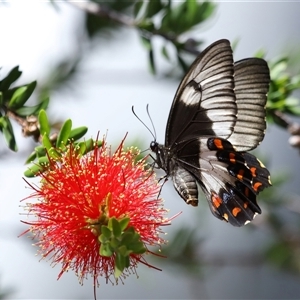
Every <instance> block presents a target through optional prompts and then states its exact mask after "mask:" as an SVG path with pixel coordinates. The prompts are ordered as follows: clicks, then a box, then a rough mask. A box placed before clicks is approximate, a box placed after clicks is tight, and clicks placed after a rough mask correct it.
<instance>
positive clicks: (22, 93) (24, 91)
mask: <svg viewBox="0 0 300 300" xmlns="http://www.w3.org/2000/svg"><path fill="white" fill-rule="evenodd" d="M35 87H36V81H33V82H31V83H29V84H27V85H25V86H21V87H19V88H17V89H16V90H15V92H14V93H13V95H12V97H11V99H10V101H9V103H8V107H9V108H10V109H17V108H21V107H23V105H24V104H25V103H26V101H27V100H28V99H29V97H30V96H31V95H32V93H33V91H34V89H35Z"/></svg>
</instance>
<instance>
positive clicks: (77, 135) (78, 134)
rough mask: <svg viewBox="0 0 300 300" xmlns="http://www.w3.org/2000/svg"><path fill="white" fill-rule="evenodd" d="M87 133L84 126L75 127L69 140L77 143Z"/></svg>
mask: <svg viewBox="0 0 300 300" xmlns="http://www.w3.org/2000/svg"><path fill="white" fill-rule="evenodd" d="M87 131H88V128H87V127H86V126H81V127H77V128H74V129H72V130H71V132H70V135H69V139H70V140H74V141H77V140H79V139H81V138H82V137H83V136H84V135H85V134H86V133H87Z"/></svg>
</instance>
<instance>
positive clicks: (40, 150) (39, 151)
mask: <svg viewBox="0 0 300 300" xmlns="http://www.w3.org/2000/svg"><path fill="white" fill-rule="evenodd" d="M34 151H35V153H36V155H37V156H38V157H42V156H46V149H45V147H44V146H43V145H39V146H36V147H35V148H34Z"/></svg>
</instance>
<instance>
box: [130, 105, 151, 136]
mask: <svg viewBox="0 0 300 300" xmlns="http://www.w3.org/2000/svg"><path fill="white" fill-rule="evenodd" d="M131 110H132V113H133V114H134V115H135V117H136V118H137V119H138V120H139V121H140V122H141V123H142V124H143V125H144V126H145V127H146V128H147V129H148V131H149V132H150V133H151V135H152V136H153V138H154V140H155V141H156V131H155V128H154V126H153V122H152V119H151V117H150V115H149V111H148V104H147V114H148V116H149V118H150V121H151V124H152V127H153V129H154V134H153V132H152V131H151V130H150V128H149V127H148V126H147V125H146V124H145V123H144V122H143V121H142V120H141V119H140V118H139V117H138V115H137V114H136V113H135V111H134V106H132V108H131Z"/></svg>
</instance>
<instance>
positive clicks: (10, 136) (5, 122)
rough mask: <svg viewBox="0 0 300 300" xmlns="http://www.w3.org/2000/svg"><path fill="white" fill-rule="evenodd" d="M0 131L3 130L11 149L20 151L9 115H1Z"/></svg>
mask: <svg viewBox="0 0 300 300" xmlns="http://www.w3.org/2000/svg"><path fill="white" fill-rule="evenodd" d="M0 131H2V132H3V135H4V138H5V141H6V143H7V146H8V147H9V149H11V150H13V151H18V148H17V144H16V140H15V136H14V131H13V128H12V126H11V123H10V120H9V118H8V117H7V116H3V117H0Z"/></svg>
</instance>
